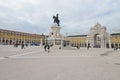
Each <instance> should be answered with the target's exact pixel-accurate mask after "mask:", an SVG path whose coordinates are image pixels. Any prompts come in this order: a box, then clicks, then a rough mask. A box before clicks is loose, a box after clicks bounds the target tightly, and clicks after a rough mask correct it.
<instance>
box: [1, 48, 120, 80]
mask: <svg viewBox="0 0 120 80" xmlns="http://www.w3.org/2000/svg"><path fill="white" fill-rule="evenodd" d="M0 80H120V50H118V51H114V50H113V49H101V48H92V49H89V50H87V49H86V48H80V49H77V48H70V47H67V48H63V49H61V50H59V49H58V48H51V50H50V53H48V52H45V51H44V48H43V47H35V46H31V47H30V46H29V47H27V48H25V49H21V47H18V48H15V47H13V46H0Z"/></svg>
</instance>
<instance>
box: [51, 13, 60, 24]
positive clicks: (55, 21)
mask: <svg viewBox="0 0 120 80" xmlns="http://www.w3.org/2000/svg"><path fill="white" fill-rule="evenodd" d="M53 19H54V23H57V25H58V26H60V20H59V19H58V14H56V16H53Z"/></svg>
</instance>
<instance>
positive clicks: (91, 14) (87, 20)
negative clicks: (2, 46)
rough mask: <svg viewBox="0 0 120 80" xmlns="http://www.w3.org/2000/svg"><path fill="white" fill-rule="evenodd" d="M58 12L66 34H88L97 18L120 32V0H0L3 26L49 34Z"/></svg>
mask: <svg viewBox="0 0 120 80" xmlns="http://www.w3.org/2000/svg"><path fill="white" fill-rule="evenodd" d="M57 13H58V14H59V19H60V25H61V33H62V34H63V35H71V34H74V35H75V34H78V35H80V34H87V33H88V32H89V29H90V28H91V27H93V26H94V25H95V24H96V23H97V22H99V23H100V24H101V25H103V26H106V27H107V31H108V32H109V33H115V32H120V0H0V28H2V29H10V30H15V31H21V32H28V33H37V34H41V33H44V34H49V33H50V32H51V31H50V27H51V25H52V24H53V19H52V17H53V16H54V15H56V14H57Z"/></svg>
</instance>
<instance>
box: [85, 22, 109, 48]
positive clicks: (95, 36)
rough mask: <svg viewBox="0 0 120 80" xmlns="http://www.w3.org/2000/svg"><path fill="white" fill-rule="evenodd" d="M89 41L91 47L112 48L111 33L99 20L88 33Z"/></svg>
mask: <svg viewBox="0 0 120 80" xmlns="http://www.w3.org/2000/svg"><path fill="white" fill-rule="evenodd" d="M87 43H88V44H90V46H91V47H96V48H106V47H109V48H110V35H109V33H108V32H107V29H106V27H105V26H102V25H101V24H99V23H98V22H97V24H96V25H95V26H94V27H92V28H90V31H89V33H88V35H87Z"/></svg>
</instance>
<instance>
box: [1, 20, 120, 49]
mask: <svg viewBox="0 0 120 80" xmlns="http://www.w3.org/2000/svg"><path fill="white" fill-rule="evenodd" d="M54 35H56V34H54ZM63 37H64V38H65V40H64V41H63V46H71V47H77V46H79V47H87V46H88V44H90V47H91V48H114V47H118V48H120V33H112V34H109V33H108V32H107V28H106V27H105V26H102V25H101V24H100V23H98V22H97V23H96V24H95V25H94V26H93V27H91V28H90V30H89V32H88V34H86V35H69V36H63ZM48 39H49V36H48V35H43V34H42V35H40V34H31V33H25V32H18V31H12V30H5V29H0V45H13V44H21V43H24V44H26V43H27V44H37V45H41V44H42V45H44V44H45V43H46V42H47V41H48Z"/></svg>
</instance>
